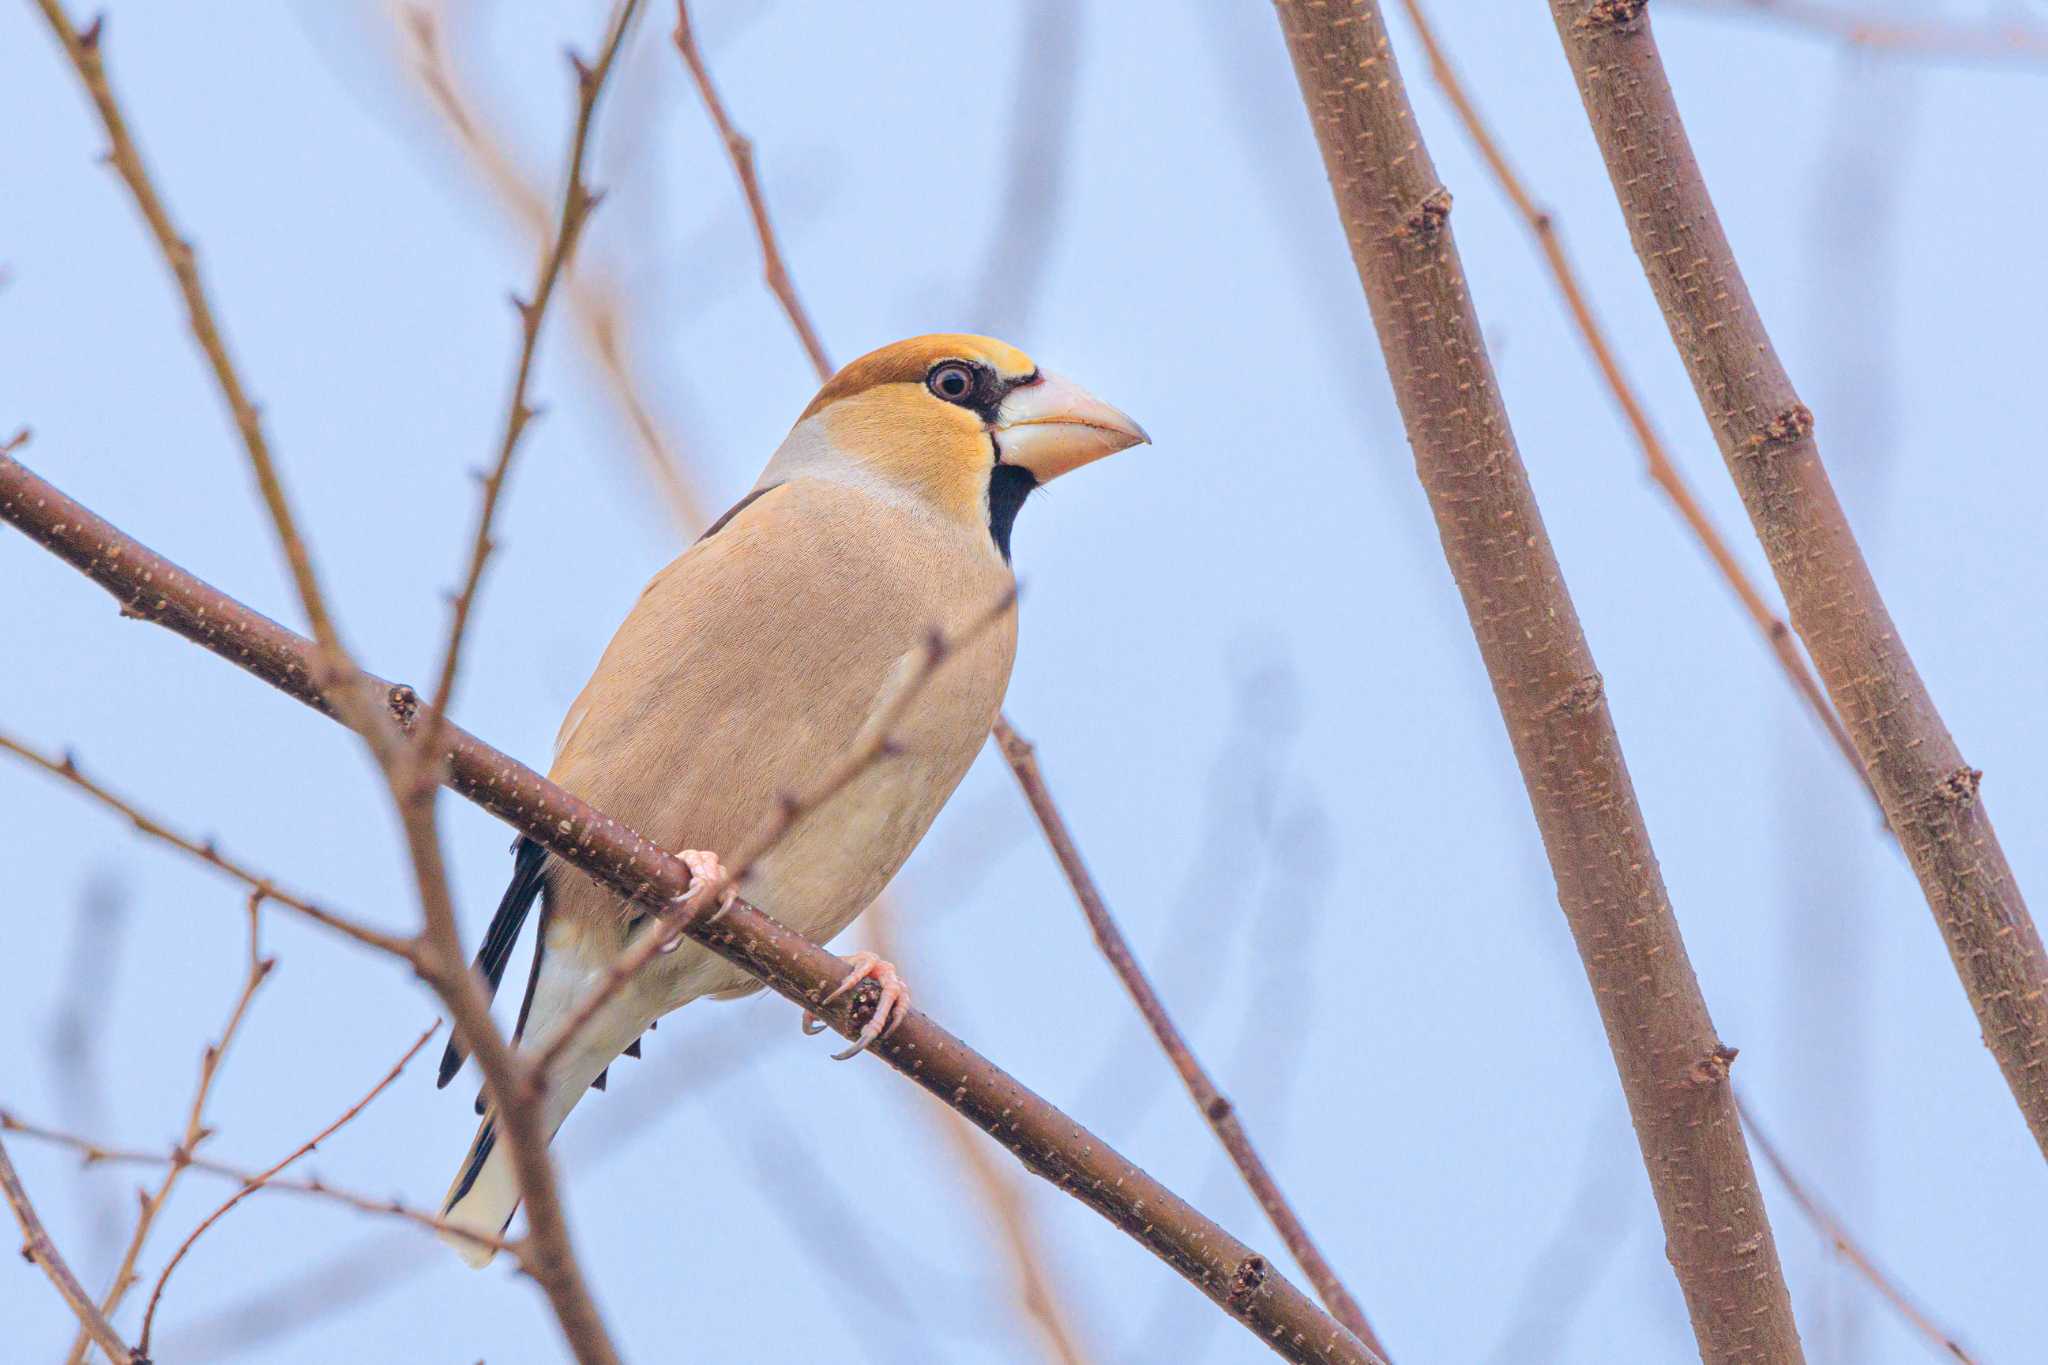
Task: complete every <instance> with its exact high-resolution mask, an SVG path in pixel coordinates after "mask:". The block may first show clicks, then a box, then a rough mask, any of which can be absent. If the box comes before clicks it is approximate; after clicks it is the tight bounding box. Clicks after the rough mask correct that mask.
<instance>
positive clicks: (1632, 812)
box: [1276, 0, 1802, 1362]
mask: <svg viewBox="0 0 2048 1365" xmlns="http://www.w3.org/2000/svg"><path fill="white" fill-rule="evenodd" d="M1276 8H1277V9H1278V11H1279V16H1280V22H1281V27H1282V29H1283V30H1284V31H1285V33H1286V37H1287V46H1288V50H1289V52H1290V53H1291V54H1292V56H1293V59H1294V67H1295V74H1296V75H1297V76H1298V77H1299V79H1300V82H1301V88H1302V95H1303V98H1304V99H1305V101H1306V103H1307V105H1308V110H1309V114H1310V117H1311V121H1312V122H1313V124H1314V126H1315V132H1316V138H1317V141H1318V142H1319V143H1320V144H1321V146H1322V151H1323V162H1324V165H1325V167H1326V168H1327V169H1328V171H1329V175H1330V182H1331V186H1332V189H1333V191H1334V193H1335V195H1336V200H1337V208H1338V212H1339V215H1340V216H1341V217H1342V219H1343V222H1344V226H1345V230H1346V233H1347V235H1348V237H1349V239H1350V242H1351V251H1352V258H1353V261H1354V262H1355V264H1356V265H1357V268H1358V275H1359V280H1360V282H1361V283H1362V284H1363V285H1364V287H1365V295H1366V300H1367V302H1368V303H1369V304H1370V306H1371V309H1372V316H1373V323H1374V325H1375V327H1376V328H1377V329H1378V332H1379V338H1380V345H1381V348H1382V349H1383V350H1384V352H1385V353H1386V360H1387V367H1388V370H1389V372H1390V373H1391V375H1392V378H1393V385H1394V393H1395V396H1396V398H1397V399H1398V401H1399V404H1400V408H1401V415H1402V418H1403V420H1404V421H1405V422H1406V424H1407V428H1408V436H1409V442H1410V444H1411V445H1412V446H1413V448H1414V453H1415V463H1416V470H1417V473H1418V474H1419V475H1420V477H1421V480H1422V485H1423V488H1424V490H1425V491H1426V492H1427V494H1428V496H1429V501H1430V506H1431V509H1432V510H1433V511H1434V512H1435V514H1436V519H1437V527H1438V531H1439V533H1440V534H1441V536H1442V539H1443V547H1444V555H1445V558H1446V559H1447V560H1448V561H1449V563H1450V567H1451V573H1452V576H1453V577H1454V578H1455V579H1456V580H1457V583H1458V589H1459V591H1460V592H1461V593H1462V594H1463V595H1464V599H1465V605H1466V610H1467V612H1468V613H1469V614H1470V616H1471V620H1472V630H1473V634H1474V635H1475V636H1476V637H1477V639H1478V642H1479V650H1480V654H1481V656H1482V657H1483V658H1484V660H1485V663H1486V669H1487V673H1488V676H1489V677H1490V678H1491V680H1492V682H1493V688H1494V695H1495V697H1496V698H1497V699H1498V701H1499V703H1500V709H1501V716H1502V718H1503V719H1504V720H1505V721H1506V723H1507V729H1508V736H1509V739H1510V741H1511V742H1512V744H1513V746H1514V750H1515V757H1516V760H1517V762H1518V763H1519V764H1520V765H1521V770H1522V777H1523V780H1524V782H1525V783H1526V784H1527V786H1528V790H1529V801H1530V805H1531V806H1532V808H1533V809H1534V812H1535V816H1536V824H1537V827H1538V829H1539V830H1540V831H1541V833H1542V836H1543V843H1544V847H1545V850H1546V851H1547V852H1548V854H1549V857H1550V865H1551V870H1552V872H1553V873H1554V875H1555V876H1556V879H1557V890H1558V902H1559V904H1560V905H1561V906H1562V907H1563V909H1564V913H1565V918H1566V920H1567V921H1568V923H1569V924H1570V926H1571V930H1572V936H1573V938H1574V939H1575V940H1576V941H1577V943H1578V947H1579V952H1580V956H1581V957H1582V958H1583V959H1584V962H1585V967H1586V974H1587V977H1588V978H1589V979H1590V981H1591V983H1592V986H1593V995H1594V999H1595V1001H1596V1003H1597V1004H1598V1006H1599V1009H1600V1013H1601V1019H1602V1022H1603V1023H1604V1024H1605V1025H1606V1029H1607V1037H1608V1043H1609V1045H1610V1047H1611V1048H1612V1049H1613V1052H1614V1060H1615V1065H1616V1067H1617V1069H1618V1070H1619V1072H1620V1074H1621V1083H1622V1090H1623V1092H1624V1094H1625V1095H1626V1096H1627V1098H1628V1105H1629V1111H1630V1114H1631V1115H1632V1116H1633V1118H1634V1120H1635V1128H1636V1136H1637V1139H1638V1141H1639V1142H1640V1144H1641V1146H1642V1152H1643V1160H1644V1164H1645V1166H1646V1167H1647V1168H1648V1171H1649V1176H1650V1185H1651V1188H1652V1190H1653V1191H1654V1192H1655V1194H1656V1198H1657V1207H1658V1211H1659V1213H1660V1214H1661V1215H1662V1217H1663V1222H1664V1230H1665V1237H1666V1250H1667V1253H1668V1255H1669V1256H1670V1259H1671V1263H1672V1267H1673V1269H1674V1270H1675V1271H1676V1272H1677V1275H1678V1282H1679V1286H1680V1288H1681V1289H1682V1290H1683V1291H1684V1294H1685V1299H1686V1303H1687V1306H1688V1308H1689V1309H1690V1310H1691V1313H1692V1322H1693V1332H1694V1335H1695V1336H1696V1337H1697V1338H1698V1342H1699V1348H1700V1355H1701V1358H1702V1359H1703V1360H1706V1361H1712V1362H1722V1361H1727V1362H1733V1361H1745V1362H1748V1361H1758V1360H1767V1361H1798V1360H1800V1359H1802V1356H1801V1353H1800V1347H1799V1335H1798V1330H1797V1328H1796V1327H1795V1326H1794V1325H1793V1321H1792V1309H1791V1304H1790V1301H1789V1299H1788V1297H1787V1295H1786V1292H1785V1282H1784V1277H1783V1274H1782V1272H1781V1271H1780V1269H1779V1265H1778V1255H1777V1248H1776V1246H1775V1245H1774V1244H1773V1242H1772V1240H1771V1231H1770V1224H1769V1221H1768V1219H1767V1218H1766V1216H1765V1213H1764V1207H1763V1200H1762V1197H1761V1195H1760V1194H1759V1192H1758V1189H1757V1182H1756V1174H1755V1172H1754V1170H1753V1169H1752V1168H1751V1166H1750V1160H1749V1152H1748V1149H1747V1148H1746V1147H1745V1146H1744V1145H1743V1140H1742V1129H1741V1125H1740V1122H1739V1120H1738V1119H1737V1117H1736V1112H1735V1103H1734V1098H1733V1095H1732V1094H1731V1092H1730V1089H1729V1085H1728V1064H1729V1061H1730V1060H1731V1059H1732V1058H1733V1056H1734V1053H1733V1050H1732V1049H1729V1048H1727V1047H1724V1046H1723V1045H1722V1044H1721V1042H1720V1040H1719V1039H1718V1038H1717V1037H1716V1036H1715V1034H1714V1028H1713V1022H1712V1020H1711V1019H1709V1017H1708V1015H1707V1007H1706V1002H1705V1001H1704V1000H1703V999H1702V998H1701V995H1700V989H1699V984H1698V982H1697V981H1696V980H1695V979H1694V977H1693V972H1692V966H1691V963H1690V962H1689V961H1688V960H1687V958H1686V954H1685V945H1684V943H1683V942H1682V941H1681V939H1680V937H1679V932H1678V923H1677V920H1676V918H1675V917H1674V916H1673V914H1672V910H1671V904H1670V901H1669V899H1668V898H1667V896H1666V894H1665V890H1664V885H1663V880H1662V877H1661V876H1660V874H1659V872H1658V870H1657V860H1656V855H1655V853H1654V852H1653V851H1652V850H1651V847H1650V839H1649V834H1648V831H1647V830H1646V828H1645V827H1644V824H1643V816H1642V812H1641V810H1640V808H1639V807H1638V806H1637V804H1636V798H1635V791H1634V788H1633V787H1632V786H1631V784H1630V782H1629V775H1628V769H1627V767H1626V765H1625V764H1624V762H1623V760H1622V754H1621V747H1620V744H1619V742H1618V740H1617V738H1616V736H1615V732H1614V724H1613V720H1612V718H1611V717H1610V716H1609V714H1608V710H1607V702H1606V698H1605V696H1604V693H1603V689H1602V684H1601V680H1600V674H1599V673H1598V672H1597V671H1596V670H1595V668H1594V665H1593V658H1592V654H1591V652H1590V651H1589V650H1588V648H1587V646H1586V640H1585V636H1584V633H1583V632H1582V631H1581V630H1580V627H1579V621H1578V615H1577V613H1576V611H1575V610H1574V609H1573V607H1572V602H1571V598H1570V595H1569V594H1568V593H1567V592H1566V590H1565V586H1564V581H1563V579H1562V577H1561V576H1560V573H1559V570H1558V565H1557V559H1556V556H1555V555H1554V554H1553V553H1552V550H1551V547H1550V541H1549V538H1548V537H1547V536H1546V535H1545V533H1544V529H1543V522H1542V517H1541V515H1540V514H1539V512H1538V510H1537V506H1536V501H1535V497H1534V495H1533V494H1532V492H1531V491H1530V487H1529V479H1528V474H1527V471H1526V470H1525V469H1524V468H1523V466H1522V462H1521V456H1520V454H1519V452H1518V451H1517V450H1516V447H1515V441H1514V436H1513V433H1512V432H1511V431H1510V430H1509V427H1508V418H1507V412H1506V410H1505V408H1504V407H1503V406H1502V403H1501V399H1500V393H1499V388H1498V386H1497V384H1496V383H1495V381H1494V376H1493V372H1492V365H1491V363H1490V361H1489V360H1488V358H1487V355H1486V348H1485V344H1484V342H1483V340H1482V339H1481V335H1480V331H1479V324H1478V319H1477V317H1476V315H1475V313H1474V311H1473V307H1472V303H1471V300H1470V298H1469V296H1468V294H1467V291H1466V285H1465V278H1464V272H1463V269H1462V267H1461V265H1460V262H1459V259H1458V253H1457V249H1456V247H1455V245H1454V244H1453V241H1452V237H1451V230H1450V222H1449V219H1450V208H1451V198H1450V195H1449V193H1447V192H1446V191H1445V189H1444V187H1443V186H1442V185H1441V184H1440V183H1438V181H1437V178H1436V172H1435V169H1434V167H1433V166H1432V165H1431V163H1430V159H1429V154H1428V151H1427V149H1426V148H1425V147H1424V146H1423V144H1422V140H1421V138H1420V136H1419V135H1418V134H1417V131H1416V128H1415V120H1414V114H1413V111H1412V110H1411V109H1410V107H1409V104H1408V98H1407V94H1406V92H1405V90H1404V89H1403V87H1402V85H1401V80H1400V74H1399V72H1398V70H1397V69H1396V67H1395V64H1394V57H1393V52H1392V50H1391V48H1390V47H1389V45H1388V42H1387V36H1386V28H1385V25H1384V23H1383V22H1382V20H1381V17H1380V13H1379V10H1378V7H1377V6H1376V5H1374V4H1372V3H1370V0H1278V3H1277V4H1276Z"/></svg>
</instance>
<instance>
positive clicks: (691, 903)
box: [661, 848, 739, 953]
mask: <svg viewBox="0 0 2048 1365" xmlns="http://www.w3.org/2000/svg"><path fill="white" fill-rule="evenodd" d="M676 856H677V857H678V858H681V859H682V860H683V866H684V867H687V868H689V869H690V884H689V885H688V886H686V887H684V888H683V894H682V895H680V896H677V897H676V898H675V899H673V900H671V901H670V902H669V904H670V905H673V906H675V907H676V910H677V911H678V912H679V913H680V914H683V915H690V914H695V913H696V912H697V911H698V910H700V909H702V908H703V905H704V898H705V897H706V896H709V895H713V894H716V895H717V897H718V912H717V913H723V912H724V910H725V907H727V906H728V905H731V904H732V898H733V897H734V896H735V895H736V894H738V891H739V888H738V887H736V886H733V885H731V884H730V883H728V882H727V880H726V876H725V865H724V864H722V863H720V862H719V861H718V855H717V854H716V853H706V852H705V851H704V850H702V849H698V848H686V849H684V850H683V851H682V852H681V853H678V854H677V855H676ZM717 913H714V915H713V918H714V919H715V918H716V917H717ZM682 942H683V936H682V934H681V933H680V932H677V931H671V936H670V938H669V939H668V941H667V942H666V943H663V944H662V945H661V951H663V952H664V953H672V952H674V951H675V950H676V949H677V948H679V947H681V946H682Z"/></svg>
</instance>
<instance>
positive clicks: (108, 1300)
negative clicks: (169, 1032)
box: [66, 891, 277, 1365]
mask: <svg viewBox="0 0 2048 1365" xmlns="http://www.w3.org/2000/svg"><path fill="white" fill-rule="evenodd" d="M262 902H263V894H262V892H260V891H259V892H252V893H251V894H250V896H249V967H248V971H247V972H246V973H245V974H244V975H243V978H242V989H241V993H240V994H238V995H237V996H236V997H235V1004H234V1008H233V1009H231V1010H229V1011H228V1022H227V1024H226V1026H225V1027H223V1028H222V1029H221V1034H220V1041H219V1042H217V1043H208V1044H207V1045H206V1051H205V1052H203V1053H201V1054H200V1058H199V1083H198V1084H197V1085H196V1086H195V1087H193V1091H192V1104H191V1107H190V1108H189V1109H188V1110H187V1111H186V1114H185V1132H184V1135H183V1136H182V1137H180V1138H179V1139H178V1146H177V1149H176V1150H175V1151H174V1152H173V1153H172V1158H171V1163H170V1165H169V1167H168V1168H167V1169H166V1170H165V1171H164V1178H163V1179H162V1180H160V1181H158V1182H157V1187H156V1189H154V1190H152V1191H151V1192H149V1193H148V1194H145V1195H144V1196H143V1197H142V1209H141V1212H140V1213H139V1214H137V1216H136V1219H135V1231H134V1233H133V1234H131V1235H130V1236H129V1238H128V1248H127V1250H126V1251H124V1252H122V1254H121V1264H120V1266H119V1267H118V1268H117V1269H116V1270H115V1271H114V1282H113V1283H112V1284H111V1285H109V1286H108V1287H107V1293H106V1297H105V1298H103V1299H101V1300H100V1312H101V1313H103V1314H105V1315H106V1316H107V1318H108V1319H109V1320H110V1321H111V1320H112V1318H113V1316H114V1314H115V1313H116V1312H118V1311H119V1310H120V1307H121V1301H122V1300H123V1299H125V1298H127V1297H128V1290H129V1289H130V1288H131V1287H132V1286H133V1285H134V1284H135V1278H136V1277H135V1262H136V1261H137V1260H138V1259H139V1258H140V1257H141V1255H142V1248H143V1246H144V1244H145V1243H147V1242H148V1241H149V1234H150V1232H151V1231H152V1230H154V1229H155V1227H156V1220H157V1218H158V1216H159V1215H161V1214H162V1213H163V1211H164V1205H165V1204H166V1203H168V1202H169V1201H170V1197H171V1191H172V1190H174V1189H176V1188H177V1186H178V1177H180V1176H182V1175H183V1174H184V1173H185V1170H186V1168H187V1167H188V1166H190V1165H191V1164H192V1157H193V1155H194V1154H195V1153H196V1152H197V1151H198V1148H199V1144H200V1143H202V1142H204V1141H205V1140H206V1139H207V1138H209V1137H211V1136H212V1135H213V1130H212V1129H211V1128H210V1127H209V1126H208V1125H207V1122H206V1102H207V1100H208V1099H209V1098H211V1096H212V1094H213V1081H214V1077H216V1076H218V1075H219V1074H220V1064H221V1059H222V1058H224V1057H225V1056H227V1051H228V1048H229V1047H231V1046H232V1045H233V1044H234V1041H235V1037H236V1035H237V1034H239V1033H240V1032H241V1031H242V1020H243V1019H244V1018H245V1017H246V1016H247V1015H248V1013H249V1002H250V1001H252V1000H254V999H255V998H256V991H257V989H258V988H259V987H260V986H262V984H263V983H264V981H265V980H266V979H267V978H268V977H269V976H270V973H271V969H272V968H274V967H276V966H277V961H276V959H274V958H268V957H265V956H264V955H263V942H262V937H261V929H262V918H261V914H260V910H261V907H262ZM142 1338H143V1339H142V1343H141V1345H140V1346H139V1348H138V1349H139V1350H140V1351H141V1352H142V1354H144V1355H148V1354H149V1345H148V1342H149V1331H148V1328H147V1327H146V1326H145V1328H144V1330H143V1334H142ZM91 1349H92V1329H91V1327H90V1325H84V1324H82V1325H81V1326H80V1328H79V1333H78V1338H77V1339H76V1340H75V1341H73V1342H72V1343H71V1354H70V1355H69V1356H67V1357H66V1360H67V1361H69V1362H70V1363H71V1365H82V1362H83V1361H84V1360H85V1358H86V1355H87V1353H88V1352H89V1351H90V1350H91ZM112 1359H114V1360H116V1361H118V1360H119V1357H118V1356H117V1357H112Z"/></svg>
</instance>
